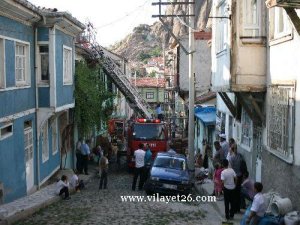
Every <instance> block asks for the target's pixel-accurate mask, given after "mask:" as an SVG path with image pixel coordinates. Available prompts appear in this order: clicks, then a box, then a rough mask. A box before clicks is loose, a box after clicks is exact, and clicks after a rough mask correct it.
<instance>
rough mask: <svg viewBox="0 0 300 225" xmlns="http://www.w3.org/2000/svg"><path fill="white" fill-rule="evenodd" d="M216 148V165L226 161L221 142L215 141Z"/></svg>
mask: <svg viewBox="0 0 300 225" xmlns="http://www.w3.org/2000/svg"><path fill="white" fill-rule="evenodd" d="M214 146H215V149H216V153H215V155H214V163H222V162H223V160H224V159H226V156H225V153H224V150H223V149H222V147H221V145H220V142H219V141H215V142H214Z"/></svg>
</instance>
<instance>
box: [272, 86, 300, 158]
mask: <svg viewBox="0 0 300 225" xmlns="http://www.w3.org/2000/svg"><path fill="white" fill-rule="evenodd" d="M276 87H277V88H278V89H279V88H283V89H290V90H289V91H288V92H289V93H288V94H289V95H288V103H287V102H283V101H282V99H281V101H278V102H281V103H285V106H286V114H284V115H285V116H282V117H281V121H282V123H281V124H282V126H281V130H282V132H281V142H283V144H282V145H284V142H286V144H285V146H283V147H285V148H286V149H273V148H272V147H271V146H270V143H271V142H272V140H271V137H270V136H271V135H270V132H271V130H272V132H273V133H274V129H272V127H271V128H270V126H271V124H273V123H274V118H273V117H274V114H273V113H271V111H272V108H271V107H274V105H272V100H273V101H275V100H274V99H272V88H276ZM295 87H296V86H295V83H294V84H274V85H271V86H270V88H269V90H268V108H267V150H268V151H269V152H271V153H273V154H274V155H275V156H277V157H278V158H280V159H282V160H284V161H285V162H287V163H292V162H293V159H294V138H295V108H296V107H295V95H296V88H295ZM281 97H282V95H281ZM282 105H284V104H282ZM283 107H284V106H283ZM280 111H281V112H284V110H280ZM271 114H272V116H273V117H271ZM270 117H271V118H270ZM284 117H285V118H284ZM284 119H285V120H286V121H285V122H283V121H284ZM271 120H272V122H271ZM284 123H285V124H286V127H284ZM284 128H285V129H284ZM284 132H286V133H284ZM284 136H286V137H285V138H286V139H285V140H284ZM285 153H286V154H285Z"/></svg>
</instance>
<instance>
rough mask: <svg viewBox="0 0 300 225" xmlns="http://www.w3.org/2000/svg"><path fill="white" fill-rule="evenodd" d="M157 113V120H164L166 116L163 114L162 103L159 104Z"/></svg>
mask: <svg viewBox="0 0 300 225" xmlns="http://www.w3.org/2000/svg"><path fill="white" fill-rule="evenodd" d="M155 111H156V114H157V118H158V119H159V120H164V115H163V113H162V110H161V106H160V103H158V104H157V106H156V109H155Z"/></svg>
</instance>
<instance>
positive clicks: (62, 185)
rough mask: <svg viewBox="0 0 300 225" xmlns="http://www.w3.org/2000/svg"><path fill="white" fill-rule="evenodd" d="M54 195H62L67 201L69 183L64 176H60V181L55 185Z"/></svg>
mask: <svg viewBox="0 0 300 225" xmlns="http://www.w3.org/2000/svg"><path fill="white" fill-rule="evenodd" d="M56 194H58V195H59V196H62V195H63V194H64V198H63V199H64V200H69V199H70V196H69V182H68V177H67V176H66V175H62V176H61V179H60V180H59V181H58V182H57V183H56Z"/></svg>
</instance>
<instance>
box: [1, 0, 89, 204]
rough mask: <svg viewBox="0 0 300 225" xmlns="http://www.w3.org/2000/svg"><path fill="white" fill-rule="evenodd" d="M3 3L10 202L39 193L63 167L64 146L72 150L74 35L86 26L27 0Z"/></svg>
mask: <svg viewBox="0 0 300 225" xmlns="http://www.w3.org/2000/svg"><path fill="white" fill-rule="evenodd" d="M0 5H1V9H0V23H1V27H2V28H1V30H0V37H1V38H0V39H1V40H0V42H1V43H0V51H1V57H0V58H1V59H0V61H1V62H0V63H1V64H2V66H1V68H2V69H1V74H0V105H2V106H5V107H1V108H0V130H1V135H0V156H1V157H0V158H1V162H0V167H1V168H0V171H1V172H0V189H1V191H0V193H1V196H0V199H1V202H2V203H5V202H10V201H12V200H14V199H17V198H19V197H22V196H24V195H26V194H29V193H31V192H33V191H34V190H36V188H38V187H39V186H40V185H41V184H42V183H43V182H45V181H46V180H47V178H48V177H50V176H51V175H52V174H53V173H54V172H55V171H56V170H57V169H58V168H60V166H61V160H62V158H63V157H64V155H66V152H67V149H64V148H65V146H68V147H70V146H69V145H67V144H65V143H64V142H66V141H67V140H69V139H70V138H71V136H72V135H71V136H70V135H69V132H67V131H66V130H65V129H66V127H67V126H68V125H69V124H70V123H69V122H70V121H69V120H68V118H69V117H68V115H69V109H71V108H73V107H74V99H73V90H74V85H73V74H74V57H73V55H74V54H73V53H74V37H75V36H76V35H77V34H78V33H79V32H81V31H82V29H84V26H83V25H82V24H81V23H80V22H79V21H77V20H76V19H75V18H73V17H71V15H70V14H67V13H60V12H57V11H52V10H41V9H39V8H37V7H35V6H34V5H32V4H31V3H29V2H27V1H5V2H1V3H0ZM8 11H9V12H10V13H9V14H8V13H7V12H8ZM67 24H70V25H72V28H66V25H67ZM69 27H70V26H69ZM64 153H65V154H64ZM8 159H9V160H8Z"/></svg>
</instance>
